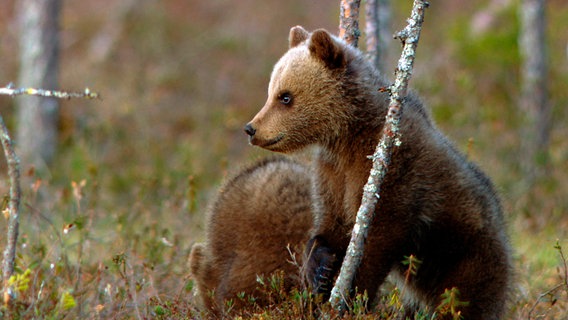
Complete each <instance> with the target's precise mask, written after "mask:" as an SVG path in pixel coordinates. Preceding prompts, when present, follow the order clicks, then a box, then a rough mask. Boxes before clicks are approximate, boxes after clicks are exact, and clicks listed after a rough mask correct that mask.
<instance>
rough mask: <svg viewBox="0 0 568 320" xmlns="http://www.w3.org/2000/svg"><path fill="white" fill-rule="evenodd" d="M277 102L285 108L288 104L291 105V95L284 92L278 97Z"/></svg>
mask: <svg viewBox="0 0 568 320" xmlns="http://www.w3.org/2000/svg"><path fill="white" fill-rule="evenodd" d="M278 100H279V101H280V103H282V104H283V105H285V106H287V105H289V104H290V103H292V95H291V94H290V93H289V92H284V93H281V94H280V95H279V96H278Z"/></svg>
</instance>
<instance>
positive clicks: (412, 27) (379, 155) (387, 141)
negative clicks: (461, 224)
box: [330, 0, 428, 311]
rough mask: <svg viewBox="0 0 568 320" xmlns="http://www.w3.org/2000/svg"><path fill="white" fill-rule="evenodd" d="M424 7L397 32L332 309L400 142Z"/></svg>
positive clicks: (343, 293)
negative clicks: (376, 135)
mask: <svg viewBox="0 0 568 320" xmlns="http://www.w3.org/2000/svg"><path fill="white" fill-rule="evenodd" d="M427 7H428V3H427V2H424V1H422V0H415V1H414V6H413V8H412V14H411V16H410V19H409V20H408V25H407V26H406V27H405V28H404V29H403V30H402V31H401V32H399V33H398V34H397V38H399V39H400V40H401V41H402V42H403V44H404V47H403V49H402V55H401V57H400V59H399V61H398V67H397V69H396V71H395V75H396V79H395V83H394V84H393V85H392V87H391V88H390V93H391V98H390V103H389V109H388V112H387V116H386V121H385V125H384V128H383V133H382V136H381V140H380V141H379V144H378V145H377V148H376V150H375V153H374V154H373V155H372V157H371V158H372V159H373V168H372V169H371V173H370V175H369V179H368V180H367V183H366V184H365V186H364V188H363V199H362V201H361V206H360V207H359V210H358V212H357V219H356V221H355V225H354V227H353V232H352V233H351V241H350V242H349V247H348V248H347V252H346V255H345V259H344V260H343V264H342V266H341V270H340V273H339V276H338V278H337V280H336V282H335V286H334V287H333V290H332V291H331V297H330V303H331V305H332V306H333V308H335V309H338V310H340V311H342V310H343V309H344V307H345V297H347V296H349V291H350V289H351V285H352V283H353V279H354V277H355V271H356V270H357V268H358V267H359V264H360V263H361V259H362V257H363V247H364V242H365V238H366V237H367V232H368V228H369V226H370V224H371V222H372V221H373V218H374V212H375V205H376V203H377V200H378V197H379V196H380V189H381V184H382V182H383V181H384V178H385V176H386V173H387V170H388V166H389V164H390V162H391V155H392V149H393V147H394V146H399V145H400V139H399V122H400V114H401V109H402V105H403V102H404V98H405V97H406V92H407V88H408V81H409V80H410V77H411V75H412V67H413V65H414V57H415V55H416V46H417V45H418V40H419V38H420V31H421V29H422V22H423V21H424V11H425V9H426V8H427Z"/></svg>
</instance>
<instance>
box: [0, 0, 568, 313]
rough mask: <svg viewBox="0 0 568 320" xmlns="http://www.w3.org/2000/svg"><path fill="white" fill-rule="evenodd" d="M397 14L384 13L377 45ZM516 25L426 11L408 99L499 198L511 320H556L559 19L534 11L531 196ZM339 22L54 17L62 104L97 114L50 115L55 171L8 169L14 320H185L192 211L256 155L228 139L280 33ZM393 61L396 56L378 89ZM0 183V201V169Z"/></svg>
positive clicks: (566, 168) (72, 11)
mask: <svg viewBox="0 0 568 320" xmlns="http://www.w3.org/2000/svg"><path fill="white" fill-rule="evenodd" d="M16 3H17V1H15V0H4V1H3V3H2V10H0V57H2V58H1V59H0V84H1V85H5V84H8V83H10V82H14V83H15V85H16V86H22V87H23V86H29V84H26V83H18V82H17V81H18V79H19V74H18V70H19V58H18V57H19V48H18V39H19V37H20V35H19V31H18V24H17V21H16V20H17V19H16V8H15V7H16ZM411 5H412V3H411V1H393V4H392V17H391V25H390V28H391V30H390V31H389V32H390V33H391V34H394V32H396V31H398V30H399V29H401V28H402V27H404V25H405V21H406V17H407V16H408V14H409V12H410V8H411ZM518 11H519V1H515V0H512V1H507V0H493V1H464V0H460V1H456V0H453V1H452V0H438V1H431V6H430V9H428V11H427V13H426V20H425V24H424V29H423V32H422V37H421V40H420V44H419V46H418V55H417V58H416V62H415V72H414V76H413V78H412V80H411V84H410V85H411V87H413V88H414V89H415V90H417V91H418V92H419V93H420V95H421V96H422V97H423V99H424V101H425V102H426V104H428V105H429V106H430V108H431V110H432V115H433V117H434V118H435V120H436V121H437V123H438V125H439V126H440V127H441V129H442V131H444V132H445V133H446V134H447V135H448V136H449V137H450V138H451V139H452V140H453V141H455V143H456V145H457V146H458V147H459V148H460V149H461V150H463V151H464V152H466V153H467V154H468V156H469V157H470V158H471V159H473V160H474V161H476V162H477V163H478V164H479V165H480V166H481V167H482V168H483V169H484V170H485V171H486V172H487V173H488V174H489V175H490V176H491V177H492V178H493V180H494V182H495V184H496V185H497V187H498V190H499V192H500V194H501V196H502V199H503V203H504V206H505V209H506V214H507V218H508V220H509V228H510V230H509V233H510V234H511V238H512V242H513V246H514V248H515V263H516V264H515V267H516V268H517V270H516V271H517V278H518V279H517V283H516V286H515V288H514V297H513V306H512V311H511V312H512V313H511V314H512V316H511V317H512V318H527V317H528V314H529V312H532V316H533V317H534V314H536V313H542V314H544V313H546V312H549V313H548V316H549V317H551V318H558V319H560V318H561V317H562V316H561V315H564V316H565V315H566V313H565V312H568V297H567V291H568V284H567V288H566V289H564V290H554V291H550V292H549V290H551V289H553V288H555V286H556V285H558V284H559V283H562V282H566V281H567V279H566V274H565V272H566V269H565V268H566V267H565V260H563V258H562V256H561V254H560V253H561V250H560V249H559V248H560V247H564V254H568V249H566V248H568V126H567V125H566V124H567V121H568V3H567V2H566V1H565V0H549V1H547V2H546V16H547V19H548V20H547V29H546V30H547V46H548V52H547V57H548V59H549V60H548V63H549V68H550V69H549V74H548V85H549V99H550V100H549V103H550V106H551V108H552V111H551V112H552V119H553V122H552V129H551V132H550V142H549V149H548V151H549V152H548V154H547V155H544V156H542V157H539V161H538V163H537V164H538V167H539V169H540V170H539V172H541V174H540V175H538V176H537V177H536V178H535V179H527V177H526V176H525V174H524V171H523V168H522V165H521V164H522V161H523V159H524V157H525V154H523V152H522V149H521V146H522V144H523V141H522V137H523V134H522V132H523V130H524V126H525V123H526V121H525V119H524V117H525V112H524V111H522V109H521V108H520V107H519V105H520V100H521V98H520V97H521V89H520V87H521V86H520V59H521V58H520V55H519V42H518V37H519V30H520V26H519V12H518ZM338 15H339V1H299V0H292V1H252V0H242V1H227V0H217V1H187V0H185V1H184V0H170V1H150V0H140V1H136V0H127V1H118V0H101V1H63V2H62V11H61V17H60V31H61V34H60V37H61V39H60V62H59V72H60V74H59V87H60V88H63V89H66V90H79V91H80V90H83V88H85V87H89V88H90V89H91V90H93V91H97V92H99V93H100V94H101V96H102V100H80V99H79V100H77V99H73V100H66V101H60V104H61V110H60V115H59V126H58V140H57V149H56V152H55V155H54V158H53V160H52V161H51V163H48V164H39V165H38V164H36V165H35V166H31V165H30V164H29V163H25V162H24V163H22V189H23V199H22V205H21V210H22V214H21V232H20V238H19V242H18V257H17V260H16V273H17V274H19V275H21V277H22V278H25V277H27V278H28V279H29V280H30V282H29V283H28V284H27V285H26V286H24V287H22V288H21V290H19V291H18V292H17V293H16V294H17V295H18V298H19V301H20V302H19V303H21V305H20V306H19V308H20V310H21V311H22V315H24V317H25V318H30V317H33V316H34V315H50V316H51V317H53V318H62V317H70V318H75V317H79V318H97V317H101V318H106V317H111V316H124V317H129V316H132V315H135V314H136V315H138V316H141V317H144V318H146V317H159V316H168V315H175V314H182V313H186V312H193V310H194V306H193V303H192V297H191V294H190V291H191V287H192V281H191V279H190V277H189V274H188V270H187V265H186V262H187V256H188V253H189V248H190V247H191V245H192V244H193V243H194V242H195V241H202V240H203V238H204V232H203V227H204V213H205V208H206V206H207V204H208V202H209V200H210V199H212V196H213V195H214V193H215V192H216V188H217V187H218V186H219V183H220V181H221V180H222V179H223V177H225V176H226V174H227V173H230V172H234V171H235V170H237V169H238V168H239V167H241V166H242V165H244V164H245V163H248V162H250V161H251V160H252V159H256V158H260V157H263V156H266V155H267V154H268V153H267V152H264V151H262V150H259V149H258V148H252V147H250V146H248V144H247V139H246V137H245V134H244V133H243V132H242V127H243V125H244V124H245V123H246V122H247V121H249V120H250V119H251V118H252V116H253V115H254V114H255V113H256V112H257V111H258V110H259V109H260V107H261V106H262V105H263V104H264V101H265V99H266V91H267V85H268V80H269V76H270V72H271V70H272V66H273V64H274V63H275V62H276V61H277V59H278V58H279V57H280V56H281V55H282V54H283V53H284V52H285V51H286V49H287V45H288V44H287V36H288V31H289V29H290V27H292V26H295V25H302V26H304V27H305V28H307V29H308V30H313V29H315V28H321V27H323V28H326V29H328V30H330V31H333V32H335V31H336V30H337V28H338V21H339V20H338ZM361 19H362V20H364V14H362V15H361ZM361 27H362V29H364V23H363V21H362V23H361ZM364 43H365V37H364V34H363V37H362V38H361V39H360V46H361V47H362V48H363V49H364ZM399 50H400V44H399V43H398V41H395V40H393V41H392V42H391V43H390V47H389V49H388V53H387V58H386V59H385V63H384V65H385V66H386V68H385V69H386V70H387V76H389V77H390V78H391V79H392V71H394V68H395V66H396V60H397V59H398V56H399ZM25 99H28V97H17V98H14V99H12V98H10V97H6V96H0V106H1V109H0V112H1V114H2V117H4V119H6V121H7V122H8V126H9V129H10V131H11V132H12V136H13V137H15V136H16V135H15V132H16V131H17V128H18V126H25V125H26V124H25V123H17V118H16V108H17V106H16V103H17V102H18V101H23V100H25ZM17 143H18V141H17V140H16V144H17ZM0 175H1V176H2V180H1V181H0V192H1V194H3V195H5V196H4V197H5V198H6V196H7V194H8V180H7V178H6V177H7V175H6V165H5V163H4V160H2V165H1V171H0ZM6 221H7V220H5V219H0V230H5V225H6ZM557 240H558V242H557ZM0 243H2V246H3V245H4V243H5V233H4V232H3V231H0ZM556 244H558V245H559V246H556ZM555 246H556V247H555ZM26 270H29V271H28V272H27V275H26ZM547 293H550V294H547ZM540 295H542V297H541V298H540V300H539V296H540ZM552 301H555V303H552ZM535 305H536V307H535ZM533 307H534V310H532V311H531V309H532V308H533ZM549 309H550V310H549Z"/></svg>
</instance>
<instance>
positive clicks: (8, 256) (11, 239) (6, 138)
mask: <svg viewBox="0 0 568 320" xmlns="http://www.w3.org/2000/svg"><path fill="white" fill-rule="evenodd" d="M0 141H1V142H2V147H3V148H4V155H5V156H6V162H7V164H8V176H9V178H10V201H9V203H8V212H9V214H10V215H9V217H8V232H7V233H6V238H7V239H6V242H7V243H6V248H5V249H4V260H3V262H2V280H3V282H4V283H3V286H4V287H3V288H4V303H5V304H8V303H9V302H10V301H9V300H10V298H11V297H12V294H11V292H10V291H9V289H10V288H9V287H8V280H9V279H10V277H11V276H12V274H13V273H14V261H15V259H16V245H17V243H18V233H19V225H20V159H19V158H18V156H17V155H16V153H15V152H14V145H13V142H12V139H11V138H10V135H9V134H8V129H6V125H5V124H4V120H3V119H2V117H0Z"/></svg>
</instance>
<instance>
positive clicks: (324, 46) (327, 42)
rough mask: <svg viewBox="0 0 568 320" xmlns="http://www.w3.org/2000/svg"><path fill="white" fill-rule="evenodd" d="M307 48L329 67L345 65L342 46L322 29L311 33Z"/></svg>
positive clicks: (334, 67)
mask: <svg viewBox="0 0 568 320" xmlns="http://www.w3.org/2000/svg"><path fill="white" fill-rule="evenodd" d="M308 48H309V49H310V53H311V54H313V55H314V56H315V57H316V58H318V59H320V60H321V61H322V62H323V63H324V64H325V65H326V66H327V67H328V68H330V69H336V68H340V67H343V66H344V65H345V54H344V53H343V48H341V45H340V44H338V43H337V42H335V41H334V40H333V39H332V38H331V35H330V34H329V33H328V32H327V31H325V30H323V29H320V30H316V31H314V32H313V33H312V37H311V39H310V44H309V46H308Z"/></svg>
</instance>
